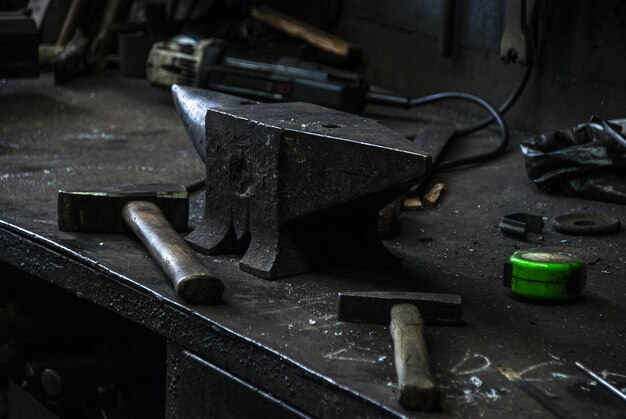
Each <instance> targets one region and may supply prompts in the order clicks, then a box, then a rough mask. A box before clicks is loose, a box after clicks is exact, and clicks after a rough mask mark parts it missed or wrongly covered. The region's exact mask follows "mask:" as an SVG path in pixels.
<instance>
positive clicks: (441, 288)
mask: <svg viewBox="0 0 626 419" xmlns="http://www.w3.org/2000/svg"><path fill="white" fill-rule="evenodd" d="M385 120H386V121H387V122H388V123H389V124H390V125H391V126H392V127H394V126H395V127H397V128H398V129H400V130H407V129H412V128H410V127H412V124H413V123H414V122H412V121H410V120H409V119H406V118H404V116H402V118H398V119H397V120H395V121H394V119H393V118H388V117H387V118H386V119H385ZM467 141H475V144H477V145H478V146H479V147H480V146H483V145H484V139H481V137H475V138H471V139H468V140H467ZM465 144H467V142H466V143H465ZM461 148H463V147H461ZM203 171H204V170H203V167H202V163H201V161H200V159H199V157H198V156H197V155H196V152H195V150H194V149H193V146H192V145H191V142H190V141H189V140H188V139H187V138H186V134H185V132H184V130H183V128H182V125H181V123H180V121H179V118H178V115H177V114H176V111H175V109H174V107H173V104H172V101H171V98H170V95H169V92H168V91H166V90H161V89H157V88H155V87H152V86H150V85H149V84H148V83H146V82H145V81H142V80H131V79H123V78H119V77H113V76H106V75H101V76H91V77H88V78H84V79H80V80H76V81H74V82H72V83H70V84H68V85H65V86H62V87H55V86H54V85H53V84H52V81H51V79H50V78H47V77H42V78H41V79H39V80H30V81H9V80H1V81H0V259H1V260H3V261H5V262H7V263H9V264H12V265H14V266H17V267H19V268H20V269H23V270H24V271H27V272H30V273H32V274H34V275H36V276H38V277H41V278H43V279H44V280H46V281H49V282H51V283H53V284H56V285H58V286H59V287H61V288H64V289H66V290H68V291H69V292H71V293H73V294H75V295H77V296H78V297H80V298H84V299H87V300H90V301H93V302H95V303H97V304H99V305H101V306H103V307H106V308H108V309H110V310H112V311H114V312H116V313H118V314H120V315H122V316H124V317H127V318H129V319H131V320H133V321H135V322H137V323H139V324H142V325H144V326H145V327H147V328H149V329H152V330H154V331H157V332H158V333H160V334H162V335H163V336H165V337H166V338H167V339H169V340H171V341H173V342H176V343H177V344H179V345H180V346H182V347H184V348H187V349H188V350H190V351H191V352H193V353H195V354H197V355H198V356H200V357H201V358H203V359H205V360H207V361H209V362H211V363H213V364H215V365H217V366H219V367H221V368H223V369H225V370H227V371H229V372H230V373H232V374H234V375H236V376H238V377H240V378H241V379H243V380H245V381H247V382H249V383H252V384H254V385H256V386H258V387H259V388H261V389H263V390H266V391H267V392H269V393H271V394H273V395H275V396H277V397H278V398H280V399H283V400H284V401H286V402H287V403H289V404H291V405H292V406H294V407H296V408H298V409H301V410H302V411H304V412H307V413H309V414H313V415H319V416H345V415H350V416H385V415H391V416H393V415H400V416H401V415H407V416H412V415H415V416H425V415H434V416H437V417H459V416H460V417H478V416H481V417H503V416H509V415H513V416H517V417H543V416H548V417H549V416H550V414H549V413H547V411H546V410H545V409H544V408H542V407H541V406H540V405H539V404H538V403H537V402H535V401H534V400H533V399H531V398H530V397H528V396H527V395H525V394H524V393H522V392H521V391H520V390H519V389H517V388H516V387H515V386H513V385H512V384H511V383H510V382H509V381H508V380H507V379H506V378H505V377H504V376H502V375H501V374H500V373H498V371H497V369H496V367H498V366H505V367H510V368H513V369H515V370H516V371H518V372H520V373H522V376H523V377H524V378H525V379H527V380H528V381H530V382H532V383H533V384H534V385H536V386H537V387H539V388H540V389H541V390H542V391H543V392H545V393H546V394H548V395H549V396H550V398H551V400H552V401H553V402H554V403H555V404H557V405H561V407H563V408H565V409H567V410H569V412H571V414H572V416H573V417H590V416H593V415H599V416H603V417H620V415H622V416H623V414H624V407H625V406H624V404H623V403H622V402H621V401H620V400H618V399H617V398H616V397H614V396H613V395H611V394H610V393H608V392H607V391H606V390H605V389H603V388H601V387H600V386H598V385H594V384H593V383H591V382H590V380H589V379H588V378H587V377H586V376H584V375H583V374H582V373H581V372H579V371H578V370H577V369H576V368H575V367H574V361H581V362H583V363H584V364H586V365H587V366H589V367H591V368H593V369H595V370H597V371H600V372H601V373H602V374H604V376H606V378H607V379H608V380H609V381H611V382H614V383H617V384H618V385H619V386H621V387H626V357H625V356H624V355H625V354H626V353H625V351H624V347H625V338H624V335H625V333H626V323H625V319H626V316H625V314H626V281H625V274H624V273H625V272H626V258H625V255H624V249H626V232H624V231H622V232H620V233H617V234H613V235H610V236H605V237H585V238H582V237H574V236H565V235H561V234H559V233H556V232H554V231H553V230H552V229H551V228H550V226H549V225H548V227H547V228H546V233H545V234H543V236H542V240H539V238H538V237H535V236H534V237H532V238H531V239H530V241H529V242H526V243H525V242H518V241H515V240H512V239H511V238H507V237H504V236H503V235H502V234H501V233H500V231H499V230H498V229H497V224H498V222H499V220H500V217H501V216H502V215H504V214H509V213H514V212H530V213H535V214H539V215H543V216H546V217H553V216H555V215H558V214H561V213H564V212H569V211H574V210H581V211H596V212H603V213H606V214H609V215H613V216H617V217H618V218H621V219H622V221H625V220H626V217H625V215H626V207H624V206H620V205H616V204H609V203H600V202H594V201H588V200H581V199H576V198H568V197H560V196H552V195H546V194H543V193H541V192H539V191H538V190H537V189H536V188H535V187H534V185H532V183H530V181H528V180H527V178H526V176H525V173H524V168H523V160H522V157H521V154H520V153H519V151H518V150H517V149H515V148H514V149H513V150H512V151H511V152H509V153H508V154H507V155H506V156H504V157H502V158H501V159H499V160H497V161H494V162H491V163H489V164H485V165H482V166H480V167H475V168H471V169H467V170H463V171H452V172H449V173H445V174H441V175H436V177H435V178H434V179H433V180H437V181H443V182H445V184H446V190H445V192H444V195H443V197H442V198H441V200H440V202H439V203H438V204H437V205H436V206H435V207H433V208H429V209H425V210H422V211H416V212H411V213H404V214H403V215H402V216H401V219H400V228H399V232H398V235H397V236H396V237H395V238H393V239H391V240H388V241H387V242H386V245H387V246H388V248H389V249H390V250H391V251H392V252H393V253H395V254H396V255H397V256H398V257H400V258H401V259H402V262H403V268H404V270H403V271H354V270H337V271H333V272H316V273H312V274H308V275H300V276H295V277H291V278H286V279H281V280H277V281H267V280H264V279H261V278H257V277H255V276H252V275H250V274H247V273H245V272H242V271H240V270H239V269H238V264H237V263H238V260H239V258H238V257H237V256H236V255H232V256H222V257H207V256H201V258H202V260H203V261H204V262H206V264H207V265H208V266H210V267H211V268H213V269H214V270H215V271H216V272H217V273H218V274H219V275H220V277H221V278H222V279H223V282H224V284H225V286H226V291H225V293H224V298H223V300H224V303H223V304H221V305H217V306H210V307H195V306H190V305H187V304H185V303H183V302H181V300H180V299H179V298H178V297H177V296H176V295H175V293H174V291H173V288H172V287H171V285H170V282H169V281H168V279H167V277H166V276H165V275H164V274H163V273H162V272H161V271H160V269H159V268H158V266H157V265H156V263H155V262H154V261H153V260H152V259H151V258H150V256H149V255H148V253H147V251H146V250H145V249H144V248H143V247H142V245H141V243H140V242H139V241H138V240H137V239H135V238H133V237H132V236H129V235H128V236H127V235H113V234H109V235H107V234H87V233H66V232H60V231H59V230H58V228H57V225H56V217H57V214H56V196H57V191H58V190H59V189H60V188H68V189H72V188H88V187H98V186H102V185H111V184H119V183H148V182H167V183H171V182H180V183H183V184H185V183H189V182H191V181H194V180H196V179H198V178H200V177H201V176H202V174H203ZM202 205H203V202H202V194H194V195H193V196H192V208H191V224H192V225H195V224H197V223H198V222H199V216H200V214H201V210H202ZM539 245H541V246H547V245H550V246H561V247H565V248H575V249H576V251H577V252H579V253H581V254H583V255H584V258H586V259H587V260H588V261H589V262H592V263H591V264H590V265H589V273H588V285H587V288H586V289H585V291H584V292H583V297H582V298H581V299H580V300H579V301H576V302H575V303H571V304H561V305H548V304H531V303H528V302H523V301H519V300H516V299H513V298H511V296H510V295H509V294H507V292H506V290H505V289H504V288H503V287H502V281H501V272H502V263H503V262H504V261H505V259H506V258H507V257H508V256H509V255H510V254H511V253H512V252H513V251H514V250H515V249H516V248H517V247H530V246H539ZM345 290H414V291H431V292H452V293H459V294H461V295H462V296H463V299H464V302H463V311H464V316H465V320H466V322H465V324H464V325H463V326H460V327H429V328H428V329H427V335H428V339H429V345H430V355H431V364H432V370H433V372H434V374H435V375H436V378H437V380H438V382H439V383H440V386H441V388H442V403H441V410H440V411H438V412H434V413H429V414H425V413H424V414H420V413H413V412H408V411H405V410H403V409H402V408H401V407H400V406H399V405H398V403H397V401H396V397H397V396H396V389H395V369H394V365H393V352H392V348H391V338H390V335H389V330H388V327H386V326H381V325H366V324H350V323H340V322H338V321H337V320H336V316H335V312H336V307H335V302H336V295H337V292H338V291H345Z"/></svg>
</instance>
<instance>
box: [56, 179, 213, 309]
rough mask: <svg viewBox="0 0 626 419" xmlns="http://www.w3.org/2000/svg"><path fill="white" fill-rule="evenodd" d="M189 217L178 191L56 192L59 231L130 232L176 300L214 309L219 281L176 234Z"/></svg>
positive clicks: (169, 188)
mask: <svg viewBox="0 0 626 419" xmlns="http://www.w3.org/2000/svg"><path fill="white" fill-rule="evenodd" d="M188 216H189V198H188V195H187V190H186V189H185V187H184V186H182V185H160V184H156V185H155V184H147V185H123V186H118V187H110V188H103V189H100V190H98V191H64V190H61V191H59V198H58V223H59V229H60V230H62V231H83V232H93V233H96V232H100V233H124V232H127V231H128V227H130V229H131V230H132V231H133V232H134V233H135V234H136V235H137V237H139V239H140V240H141V241H142V242H143V243H144V244H145V246H146V247H147V248H148V250H149V251H150V253H151V254H152V256H153V257H154V259H155V260H156V262H157V263H158V264H159V265H160V266H161V268H162V269H163V271H165V273H166V274H167V276H168V277H169V278H170V279H171V281H172V283H173V284H174V288H175V289H176V293H177V294H178V295H179V296H180V297H181V298H183V299H184V300H186V301H187V302H189V303H191V304H198V305H209V304H216V303H218V302H219V301H220V298H221V296H222V292H223V291H224V285H223V284H222V281H220V280H219V279H218V278H217V277H216V276H215V274H213V273H212V272H211V271H210V270H209V269H208V268H207V267H206V266H204V264H203V263H202V262H201V261H200V260H199V259H198V257H197V256H196V255H195V254H194V252H193V250H191V249H190V248H189V246H188V245H187V243H185V241H184V240H183V238H182V237H181V236H180V235H179V234H178V233H177V232H176V231H175V229H176V230H186V229H187V219H188ZM168 220H169V221H168ZM170 223H171V224H170Z"/></svg>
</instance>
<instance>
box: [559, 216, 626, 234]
mask: <svg viewBox="0 0 626 419" xmlns="http://www.w3.org/2000/svg"><path fill="white" fill-rule="evenodd" d="M553 226H554V229H555V230H556V231H559V232H561V233H565V234H577V235H601V234H610V233H615V232H617V231H619V230H620V229H621V223H620V221H619V220H618V219H617V218H614V217H609V216H607V215H603V214H594V213H570V214H563V215H559V216H557V217H554V224H553Z"/></svg>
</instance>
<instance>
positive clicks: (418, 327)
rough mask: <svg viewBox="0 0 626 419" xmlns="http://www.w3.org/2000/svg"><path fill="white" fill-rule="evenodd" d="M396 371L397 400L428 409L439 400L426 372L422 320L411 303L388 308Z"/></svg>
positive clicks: (437, 393)
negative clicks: (389, 310) (389, 309)
mask: <svg viewBox="0 0 626 419" xmlns="http://www.w3.org/2000/svg"><path fill="white" fill-rule="evenodd" d="M389 330H390V332H391V337H392V339H393V352H394V358H395V362H396V372H397V374H398V391H399V401H400V404H401V405H402V406H403V407H405V408H406V409H411V410H431V409H433V408H434V407H435V406H436V405H437V403H438V401H439V390H438V389H437V386H436V384H435V382H434V380H433V378H432V374H431V373H430V367H429V365H428V364H429V360H428V350H427V349H426V336H425V331H424V320H423V319H422V316H421V315H420V313H419V310H418V309H417V307H415V306H414V305H412V304H397V305H395V306H393V307H392V308H391V324H390V326H389Z"/></svg>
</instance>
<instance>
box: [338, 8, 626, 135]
mask: <svg viewBox="0 0 626 419" xmlns="http://www.w3.org/2000/svg"><path fill="white" fill-rule="evenodd" d="M452 2H453V3H456V5H455V10H456V25H455V28H454V35H453V36H454V38H453V42H454V45H453V49H452V54H451V55H450V56H449V57H447V58H446V57H442V56H441V55H440V52H439V49H440V37H441V32H442V29H441V21H442V11H443V7H444V3H445V2H444V1H441V0H419V1H411V0H398V1H396V2H394V3H393V7H391V5H390V3H387V2H379V1H375V0H346V1H345V3H344V11H343V17H342V20H341V23H340V25H339V28H338V32H339V33H340V34H341V35H343V36H345V37H346V38H348V39H350V40H352V41H354V42H356V43H358V44H360V45H361V46H362V47H363V49H364V51H366V54H365V57H364V58H365V64H366V65H365V67H366V71H367V74H368V77H369V78H370V79H371V81H372V82H373V83H375V84H378V85H380V86H382V87H386V88H389V89H393V90H396V91H398V92H401V93H404V94H407V95H412V96H422V95H426V94H430V93H436V92H440V91H451V90H460V91H466V92H470V93H475V94H479V95H482V96H484V97H485V98H486V99H488V100H489V101H491V102H492V103H494V104H500V103H502V102H503V101H504V100H505V99H506V98H507V97H508V95H509V94H510V92H511V91H512V90H513V89H514V88H515V86H516V85H517V83H518V82H519V80H520V79H521V77H522V75H523V73H524V70H523V68H522V67H521V66H520V65H516V64H508V65H507V64H504V63H503V62H502V61H501V60H500V58H499V56H498V53H499V49H500V39H501V36H502V33H503V30H504V22H505V12H506V5H507V2H504V1H501V0H463V1H456V2H454V1H452ZM534 3H535V2H534V1H528V4H529V9H530V8H531V7H532V6H533V4H534ZM540 19H541V23H540V34H541V40H540V45H539V48H538V51H537V52H538V54H537V59H536V64H535V67H536V69H537V71H535V72H534V74H533V76H532V78H531V81H530V83H529V85H528V86H527V88H526V91H525V92H524V94H523V95H522V97H521V99H520V101H519V103H518V104H517V105H516V106H515V107H514V108H513V109H512V111H511V113H510V115H509V116H508V117H507V119H508V121H509V123H510V124H511V126H512V127H514V128H518V129H524V130H528V131H533V132H539V131H546V130H552V129H557V128H563V127H567V126H571V125H574V124H577V123H580V122H585V121H588V120H589V117H590V116H591V115H592V114H595V115H597V116H602V117H604V118H618V117H623V116H624V113H623V109H624V107H625V105H626V89H625V87H626V73H625V72H624V71H623V67H624V64H626V56H625V55H624V54H623V51H624V48H623V45H625V42H626V26H624V25H623V22H625V21H626V1H623V0H603V1H599V2H590V1H586V0H572V1H567V2H566V1H556V0H546V1H545V4H544V7H543V9H542V11H541V13H540ZM456 106H464V109H466V110H470V108H469V107H466V106H465V105H456ZM471 110H472V111H474V112H475V110H474V109H471Z"/></svg>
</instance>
